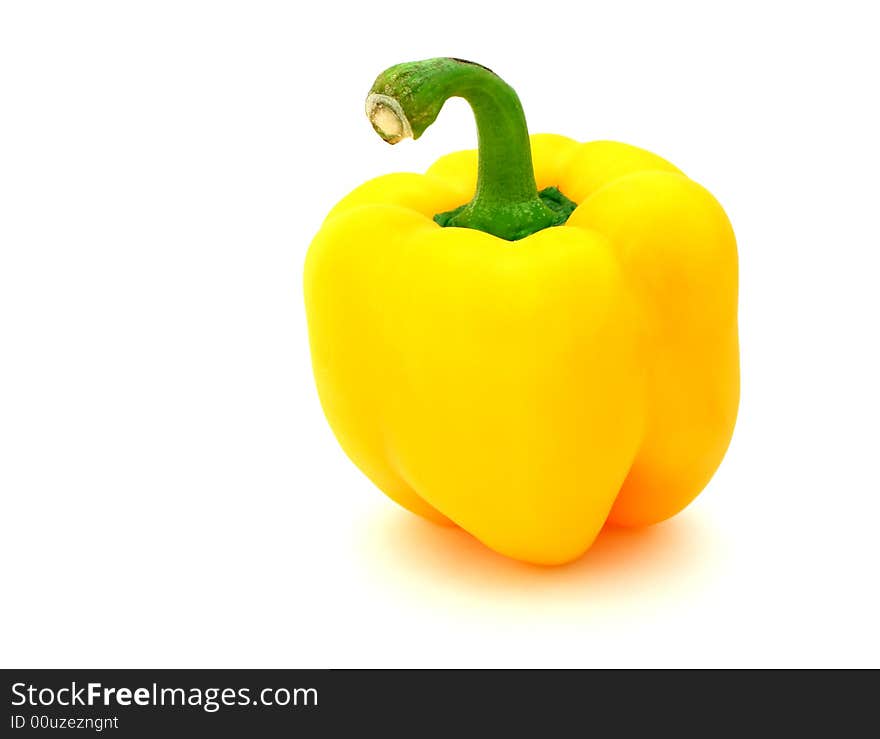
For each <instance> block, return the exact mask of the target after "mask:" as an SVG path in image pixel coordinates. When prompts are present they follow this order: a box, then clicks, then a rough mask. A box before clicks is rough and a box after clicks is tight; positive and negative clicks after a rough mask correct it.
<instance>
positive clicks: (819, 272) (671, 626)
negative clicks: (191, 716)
mask: <svg viewBox="0 0 880 739" xmlns="http://www.w3.org/2000/svg"><path fill="white" fill-rule="evenodd" d="M484 5H486V6H488V5H492V6H493V9H491V10H490V9H484ZM502 6H503V7H504V9H501V8H502ZM876 29H877V21H876V15H875V14H874V11H873V9H872V7H871V5H870V4H869V3H855V2H853V3H847V2H836V3H821V4H820V3H816V4H813V3H791V4H787V3H780V2H777V3H773V2H761V3H756V4H749V3H745V2H735V3H728V4H726V6H722V5H721V4H718V3H699V2H694V3H680V2H673V1H671V0H666V1H665V2H662V3H632V2H607V1H606V0H603V1H602V2H592V1H590V2H577V3H565V2H560V1H556V2H552V3H535V2H530V3H515V2H508V3H504V4H502V3H493V4H480V3H475V2H472V1H470V2H459V1H458V0H455V1H451V0H444V1H443V2H439V0H438V1H437V2H429V1H426V2H422V3H406V4H402V5H401V4H397V5H394V4H392V5H377V4H376V3H363V4H361V5H360V6H358V7H354V6H342V5H340V4H338V3H332V2H325V3H315V4H313V3H294V2H286V3H268V2H236V3H230V2H204V3H196V2H157V1H156V0H153V1H152V2H126V3H119V2H105V3H96V2H79V3H68V2H58V3H48V2H41V3H36V2H7V3H4V4H3V5H2V6H0V490H2V493H0V495H2V498H0V501H2V540H0V573H2V590H0V592H2V596H0V597H2V601H3V605H2V608H0V663H2V665H3V666H5V667H24V666H29V667H60V666H79V667H83V666H104V667H135V666H157V667H158V666H161V667H242V666H249V667H323V666H425V667H427V666H584V667H587V666H654V665H657V666H802V665H803V666H832V665H833V666H873V667H877V666H878V665H880V646H878V636H877V624H878V621H880V607H878V577H877V565H878V561H880V557H878V544H877V539H878V520H880V484H878V441H880V438H878V437H880V434H878V416H880V394H878V389H877V387H878V384H880V361H878V349H877V345H878V328H877V326H878V319H880V297H878V295H880V292H878V288H877V285H878V282H880V270H878V268H880V256H878V255H880V237H878V230H880V216H878V213H880V146H878V140H880V115H878V109H877V96H878V95H877V71H878V69H880V52H878V45H877V37H876V32H877V31H876ZM441 55H451V56H460V57H464V58H470V59H474V60H476V61H479V62H482V63H484V64H486V65H488V66H490V67H492V68H493V69H495V70H496V71H498V72H499V73H500V74H501V75H502V76H503V77H505V79H507V80H508V81H509V82H510V83H511V84H512V85H514V87H516V88H517V90H518V91H519V93H520V96H521V98H522V100H523V104H524V107H525V110H526V114H527V116H528V119H529V124H530V128H531V130H532V131H534V132H537V131H555V132H558V133H563V134H567V135H569V136H572V137H575V138H578V139H581V140H588V139H596V138H612V139H617V140H621V141H626V142H629V143H633V144H636V145H639V146H643V147H645V148H648V149H650V150H653V151H655V152H657V153H659V154H661V155H662V156H665V157H667V158H669V159H670V160H672V161H673V162H675V163H676V164H677V165H678V166H680V167H681V168H682V169H683V170H684V171H685V172H687V173H688V174H689V175H691V176H692V177H693V178H694V179H696V180H698V181H700V182H701V183H703V184H704V185H706V186H707V187H708V188H709V189H710V190H711V191H712V192H713V193H714V194H715V195H716V197H717V198H718V199H719V200H720V201H721V203H722V204H723V205H724V206H725V208H726V210H727V212H728V215H729V216H730V218H731V221H732V222H733V225H734V228H735V230H736V233H737V236H738V241H739V248H740V260H741V265H740V267H741V293H740V318H741V341H742V372H743V375H742V377H743V381H742V389H743V390H742V405H741V410H740V417H739V422H738V425H737V429H736V434H735V437H734V441H733V444H732V446H731V448H730V451H729V453H728V456H727V458H726V459H725V461H724V463H723V465H722V467H721V469H720V470H719V472H718V473H717V475H716V476H715V478H714V479H713V481H712V482H711V483H710V485H709V487H708V488H707V489H706V490H705V491H704V493H703V494H702V495H701V496H700V498H699V499H698V500H697V501H696V502H695V503H694V504H693V505H692V506H691V507H690V508H688V509H687V510H686V511H685V512H684V513H682V514H681V515H679V516H678V517H676V518H675V519H673V520H671V521H669V522H667V523H665V524H662V525H659V526H657V527H655V528H653V529H648V530H645V531H641V532H629V533H627V532H610V533H607V534H604V535H603V536H602V537H601V538H600V539H599V541H598V542H597V543H596V545H595V546H594V547H593V549H592V550H591V551H590V552H589V553H588V554H587V555H586V556H585V557H584V558H583V559H581V560H580V561H578V562H577V563H575V564H573V565H571V566H569V567H565V568H561V569H549V570H548V569H541V568H535V567H528V566H525V565H521V564H517V563H514V562H511V561H507V560H504V559H502V558H500V557H498V556H496V555H494V554H492V553H490V552H488V551H487V550H484V549H483V548H482V547H481V546H480V545H478V544H476V543H475V542H473V541H471V540H469V539H468V537H467V536H466V535H464V534H460V533H456V532H454V531H449V530H445V529H440V528H436V527H433V526H432V525H430V524H428V523H425V522H423V521H421V520H418V519H417V518H416V517H414V516H412V515H411V514H409V513H407V512H405V511H403V510H401V509H399V508H397V507H396V506H395V505H394V504H393V503H391V502H390V501H388V500H387V499H385V498H384V496H382V495H381V494H380V493H379V492H378V491H377V490H376V489H375V488H373V487H372V485H371V484H370V483H369V482H368V481H367V480H366V479H365V478H363V477H362V476H361V474H360V473H359V472H358V471H357V470H356V469H355V468H354V466H353V465H352V464H351V463H350V462H348V460H347V459H346V457H345V456H344V455H343V453H342V452H341V451H340V449H339V448H338V446H337V445H336V443H335V441H334V439H333V436H332V434H331V432H330V430H329V428H328V426H327V424H326V422H325V421H324V418H323V415H322V413H321V410H320V408H319V405H318V401H317V396H316V392H315V389H314V385H313V382H312V378H311V369H310V365H309V355H308V346H307V340H306V327H305V318H304V311H303V301H302V289H301V274H302V264H303V259H304V256H305V252H306V249H307V247H308V244H309V241H310V239H311V237H312V236H313V234H314V233H315V231H316V230H317V229H318V227H319V225H320V223H321V220H322V218H323V215H324V214H325V213H326V212H327V210H329V208H330V207H331V206H332V205H333V203H334V202H335V201H336V200H337V199H339V198H340V197H341V196H342V195H344V194H345V193H346V192H347V191H348V190H350V189H351V188H353V187H354V186H356V185H357V184H359V183H360V182H362V181H364V180H366V179H368V178H370V177H372V176H375V175H378V174H381V173H384V172H391V171H395V170H413V171H422V170H424V169H425V168H426V167H427V166H428V165H429V164H430V163H431V162H432V161H433V160H434V159H435V158H436V157H438V156H440V155H441V154H443V153H445V152H447V151H451V150H455V149H460V148H471V147H473V146H474V145H475V133H474V127H473V122H472V118H471V116H470V114H469V111H468V108H467V106H466V104H464V103H463V102H462V101H460V100H454V101H451V102H450V103H449V104H448V105H447V106H446V108H445V110H444V111H443V113H442V114H441V116H440V118H439V119H438V122H437V123H436V124H435V126H434V127H433V128H431V129H430V131H429V132H428V133H427V134H426V135H425V136H424V137H423V138H422V139H420V140H419V141H418V142H416V143H413V142H407V143H405V144H402V145H400V146H398V147H394V148H392V147H388V146H387V145H385V144H384V143H383V142H382V141H380V140H379V138H378V137H377V136H375V134H374V133H373V132H372V130H371V128H370V126H369V124H368V122H367V121H366V119H365V118H364V116H363V111H362V105H363V99H364V97H365V94H366V92H367V90H368V89H369V87H370V85H371V84H372V81H373V79H374V77H375V76H376V75H377V74H378V73H379V72H380V71H382V70H383V69H384V68H385V67H387V66H390V65H391V64H394V63H396V62H399V61H406V60H411V59H418V58H425V57H431V56H441Z"/></svg>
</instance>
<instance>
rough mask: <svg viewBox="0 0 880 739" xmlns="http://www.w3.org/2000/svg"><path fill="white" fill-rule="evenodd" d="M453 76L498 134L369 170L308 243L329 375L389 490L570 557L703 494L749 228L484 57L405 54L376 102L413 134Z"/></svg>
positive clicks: (730, 423)
mask: <svg viewBox="0 0 880 739" xmlns="http://www.w3.org/2000/svg"><path fill="white" fill-rule="evenodd" d="M452 96H460V97H464V98H465V99H466V100H468V102H469V103H470V104H471V107H472V109H473V110H474V114H475V117H476V121H477V129H478V139H479V150H478V151H462V152H457V153H454V154H450V155H448V156H445V157H443V158H441V159H440V160H439V161H437V162H436V163H435V164H434V165H433V166H432V167H431V168H430V169H429V170H428V172H427V174H425V175H419V174H392V175H387V176H383V177H379V178H377V179H374V180H371V181H369V182H367V183H366V184H364V185H362V186H361V187H359V188H357V189H356V190H354V191H353V192H352V193H351V194H349V195H348V196H347V197H345V198H344V199H343V200H342V201H341V202H340V203H338V204H337V205H336V207H335V208H334V209H333V210H332V211H331V212H330V214H329V215H328V217H327V219H326V221H325V222H324V224H323V226H322V228H321V230H320V231H319V233H318V234H317V235H316V236H315V239H314V241H313V242H312V244H311V246H310V248H309V251H308V256H307V259H306V265H305V285H304V287H305V301H306V312H307V318H308V325H309V340H310V345H311V352H312V362H313V367H314V374H315V380H316V383H317V388H318V392H319V396H320V399H321V403H322V406H323V409H324V411H325V414H326V416H327V419H328V420H329V422H330V425H331V427H332V429H333V431H334V432H335V435H336V437H337V439H338V440H339V443H340V444H341V446H342V448H343V449H344V450H345V452H346V453H347V454H348V456H349V457H350V458H351V460H352V461H353V462H354V463H355V464H356V465H357V466H358V467H359V468H360V469H361V470H362V471H363V472H364V474H366V475H367V476H368V477H369V478H370V479H371V480H372V481H373V482H374V483H375V484H376V485H377V486H378V487H379V488H380V489H381V490H383V491H384V492H385V493H386V494H387V495H388V496H389V497H390V498H392V499H393V500H395V501H397V502H398V503H399V504H400V505H402V506H404V507H405V508H408V509H409V510H410V511H413V512H414V513H417V514H419V515H421V516H424V517H425V518H428V519H430V520H432V521H435V522H438V523H452V524H456V525H458V526H460V527H462V528H463V529H465V530H466V531H468V532H470V533H471V534H472V535H473V536H475V537H476V538H477V539H479V540H480V541H482V542H484V543H485V544H486V545H487V546H489V547H491V548H492V549H494V550H495V551H497V552H500V553H502V554H505V555H508V556H510V557H514V558H516V559H520V560H525V561H528V562H534V563H541V564H559V563H564V562H568V561H570V560H573V559H575V558H576V557H578V556H579V555H581V554H582V553H583V552H584V551H585V550H586V549H587V548H588V547H589V546H590V544H591V543H592V542H593V540H594V539H595V537H596V535H597V534H598V533H599V531H600V530H601V528H602V527H603V525H605V524H606V522H607V523H611V524H618V525H624V526H642V525H646V524H653V523H656V522H658V521H662V520H663V519H666V518H668V517H669V516H672V515H674V514H675V513H677V512H679V511H681V510H682V509H683V508H684V507H685V506H687V505H688V504H689V503H690V502H691V501H692V500H693V499H694V497H696V495H697V494H698V493H699V492H700V491H701V490H702V489H703V488H704V486H705V485H706V484H707V482H708V481H709V479H710V478H711V476H712V475H713V473H714V472H715V470H716V468H717V467H718V465H719V464H720V462H721V459H722V457H723V456H724V453H725V451H726V449H727V446H728V444H729V441H730V438H731V435H732V433H733V427H734V423H735V420H736V413H737V405H738V399H739V357H738V338H737V253H736V242H735V239H734V235H733V231H732V229H731V226H730V223H729V222H728V219H727V217H726V215H725V213H724V211H723V210H722V208H721V206H720V205H719V204H718V202H717V201H716V200H715V199H714V198H713V197H712V195H710V194H709V192H707V191H706V190H705V189H704V188H703V187H701V186H700V185H698V184H697V183H696V182H694V181H693V180H691V179H689V178H688V177H686V176H685V175H684V174H682V173H681V172H680V171H679V170H678V169H677V168H676V167H675V166H673V165H672V164H670V163H669V162H667V161H666V160H664V159H661V158H660V157H658V156H655V155H654V154H651V153H649V152H647V151H644V150H642V149H638V148H635V147H633V146H628V145H626V144H620V143H613V142H608V141H597V142H591V143H585V144H583V143H578V142H576V141H573V140H572V139H569V138H565V137H563V136H557V135H536V136H532V137H531V138H529V136H528V132H527V128H526V124H525V117H524V115H523V113H522V108H521V106H520V103H519V99H518V98H517V96H516V94H515V93H514V92H513V90H512V89H511V88H510V87H509V86H507V85H506V84H505V83H504V82H503V81H502V80H501V79H500V78H499V77H498V76H497V75H495V74H494V73H492V72H491V71H490V70H488V69H486V68H485V67H482V66H480V65H476V64H473V63H470V62H465V61H463V60H458V59H446V58H444V59H432V60H427V61H422V62H411V63H407V64H402V65H397V66H395V67H392V68H390V69H389V70H386V71H385V72H384V73H383V74H382V75H380V76H379V78H378V79H377V80H376V83H375V84H374V86H373V89H372V91H371V93H370V96H369V97H368V99H367V112H368V115H369V117H370V120H371V121H372V123H373V126H374V128H375V129H376V131H377V132H378V133H379V134H380V135H381V136H382V137H383V138H384V139H385V140H386V141H388V142H389V143H396V142H397V141H399V140H401V139H402V138H405V137H408V136H411V137H413V138H418V137H419V136H420V135H421V134H422V133H423V132H424V130H425V129H426V128H427V127H428V126H429V125H430V124H431V123H432V122H433V121H434V119H435V118H436V117H437V114H438V113H439V112H440V108H441V107H442V105H443V103H444V101H445V100H446V99H447V98H448V97H452ZM538 188H541V189H542V191H541V192H540V193H539V192H538Z"/></svg>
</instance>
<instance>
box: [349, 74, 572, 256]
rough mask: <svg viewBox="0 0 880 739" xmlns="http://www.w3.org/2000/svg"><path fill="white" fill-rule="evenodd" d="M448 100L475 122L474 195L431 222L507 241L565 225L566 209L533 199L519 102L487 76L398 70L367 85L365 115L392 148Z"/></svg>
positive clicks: (418, 133) (532, 176)
mask: <svg viewBox="0 0 880 739" xmlns="http://www.w3.org/2000/svg"><path fill="white" fill-rule="evenodd" d="M450 97H462V98H464V99H465V100H467V102H468V103H469V104H470V106H471V109H472V110H473V112H474V118H475V119H476V122H477V139H478V144H479V158H478V166H477V189H476V192H475V194H474V197H473V199H472V200H471V201H470V202H469V203H467V204H465V205H463V206H462V207H460V208H456V209H455V210H453V211H450V212H448V213H440V214H438V215H437V216H435V220H436V221H437V222H438V223H440V224H441V225H443V226H459V227H463V228H475V229H479V230H480V231H486V232H487V233H490V234H494V235H495V236H498V237H500V238H502V239H507V240H509V241H514V240H516V239H521V238H523V237H524V236H528V235H529V234H531V233H534V232H535V231H539V230H541V229H542V228H547V227H548V226H555V225H559V224H560V223H564V222H565V219H566V218H567V217H568V215H569V214H570V212H571V210H570V209H568V212H564V213H563V210H566V208H563V209H560V208H559V207H558V206H557V207H551V206H548V205H547V201H546V198H544V197H542V196H543V195H545V193H542V194H541V195H542V196H539V193H538V189H537V187H536V185H535V174H534V170H533V169H532V151H531V146H530V144H529V132H528V129H527V128H526V117H525V115H524V113H523V109H522V105H521V104H520V102H519V98H518V97H517V95H516V93H515V92H514V91H513V88H512V87H510V86H509V85H508V84H507V83H506V82H504V80H502V79H501V78H500V77H499V76H498V75H496V74H495V73H494V72H492V70H490V69H487V68H486V67H483V66H481V65H479V64H475V63H473V62H468V61H464V60H463V59H452V58H447V57H442V58H437V59H426V60H424V61H419V62H406V63H404V64H397V65H395V66H393V67H390V68H389V69H386V70H385V71H384V72H383V73H382V74H380V75H379V77H378V78H377V79H376V82H375V83H374V84H373V87H372V89H371V90H370V94H369V95H368V96H367V106H366V107H367V116H368V117H369V119H370V122H371V123H372V124H373V128H375V130H376V132H377V133H378V134H379V135H380V136H381V137H382V138H383V139H384V140H385V141H387V142H388V143H389V144H396V143H397V142H398V141H401V140H403V139H404V138H407V137H409V136H412V138H414V139H417V138H419V136H421V135H422V134H423V133H424V132H425V129H427V128H428V126H430V125H431V124H432V123H433V122H434V121H435V120H436V118H437V115H438V114H439V113H440V109H441V108H442V107H443V104H444V103H445V102H446V100H447V99H448V98H450ZM548 189H553V190H554V191H555V188H548ZM559 195H560V193H558V191H555V192H554V194H553V195H552V199H553V202H555V203H558V197H559ZM563 197H564V196H563ZM565 200H566V201H567V199H565ZM567 202H569V203H570V201H567ZM571 206H572V208H573V206H574V204H573V203H571Z"/></svg>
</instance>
